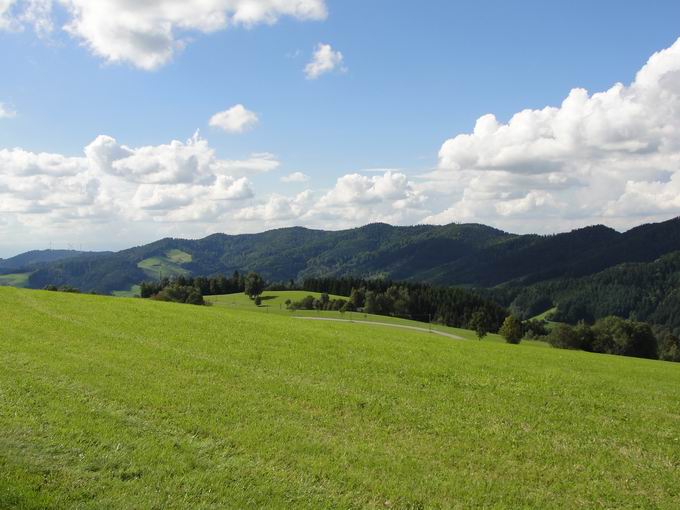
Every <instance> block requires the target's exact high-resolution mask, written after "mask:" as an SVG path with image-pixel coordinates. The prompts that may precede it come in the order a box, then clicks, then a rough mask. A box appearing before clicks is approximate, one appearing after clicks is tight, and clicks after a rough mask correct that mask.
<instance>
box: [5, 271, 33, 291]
mask: <svg viewBox="0 0 680 510" xmlns="http://www.w3.org/2000/svg"><path fill="white" fill-rule="evenodd" d="M30 276H31V273H13V274H0V286H9V287H19V288H21V287H26V285H28V278H29V277H30Z"/></svg>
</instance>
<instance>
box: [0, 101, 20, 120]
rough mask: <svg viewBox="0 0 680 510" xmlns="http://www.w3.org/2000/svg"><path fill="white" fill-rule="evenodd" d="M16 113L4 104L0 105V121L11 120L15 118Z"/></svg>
mask: <svg viewBox="0 0 680 510" xmlns="http://www.w3.org/2000/svg"><path fill="white" fill-rule="evenodd" d="M16 114H17V113H16V112H15V111H14V110H12V109H11V108H10V107H9V106H6V105H5V104H4V103H0V119H11V118H12V117H15V116H16Z"/></svg>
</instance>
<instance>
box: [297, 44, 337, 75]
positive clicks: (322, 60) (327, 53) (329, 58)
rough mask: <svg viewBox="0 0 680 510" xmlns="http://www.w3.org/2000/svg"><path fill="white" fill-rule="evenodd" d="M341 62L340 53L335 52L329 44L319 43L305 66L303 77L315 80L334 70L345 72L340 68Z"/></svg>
mask: <svg viewBox="0 0 680 510" xmlns="http://www.w3.org/2000/svg"><path fill="white" fill-rule="evenodd" d="M343 60H344V57H343V56H342V53H340V52H339V51H335V50H334V49H333V48H332V46H331V45H330V44H321V43H319V44H318V45H317V47H316V50H315V51H314V55H312V60H311V62H309V63H308V64H307V65H306V66H305V76H307V79H308V80H316V79H317V78H318V77H319V76H321V75H322V74H326V73H330V72H331V71H333V70H335V69H340V70H341V71H345V68H344V67H343V66H342V63H343Z"/></svg>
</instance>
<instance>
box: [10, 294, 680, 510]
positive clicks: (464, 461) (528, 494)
mask: <svg viewBox="0 0 680 510" xmlns="http://www.w3.org/2000/svg"><path fill="white" fill-rule="evenodd" d="M0 359H1V360H2V370H0V508H34V509H38V508H40V509H51V508H55V509H56V508H78V509H102V508H159V509H160V508H163V509H166V508H168V509H172V508H177V509H186V508H191V509H204V508H205V509H207V508H381V509H384V508H472V507H476V508H479V507H485V508H527V507H532V508H541V509H544V508H583V509H591V508H660V509H676V508H680V392H679V391H678V388H680V364H672V363H666V362H660V361H652V360H644V359H634V358H624V357H614V356H606V355H597V354H590V353H585V352H575V351H564V350H556V349H552V348H544V349H537V348H534V347H532V346H529V345H524V344H521V345H508V344H504V343H498V342H489V341H482V342H478V341H468V340H451V339H448V338H443V337H439V336H435V335H430V334H427V333H418V332H410V331H405V330H404V331H402V330H398V329H392V328H378V327H374V326H370V325H361V324H356V323H355V324H350V323H336V322H321V321H304V320H298V319H293V318H291V317H289V316H286V315H284V314H278V313H258V312H246V311H244V310H240V309H236V308H229V307H224V306H211V307H195V306H190V305H180V304H174V303H162V302H155V301H151V300H142V299H126V298H113V297H103V296H91V295H78V294H67V293H58V292H43V291H29V290H22V289H14V288H9V287H8V288H0Z"/></svg>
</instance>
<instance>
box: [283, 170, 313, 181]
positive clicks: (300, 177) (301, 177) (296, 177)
mask: <svg viewBox="0 0 680 510" xmlns="http://www.w3.org/2000/svg"><path fill="white" fill-rule="evenodd" d="M308 180H309V176H308V175H305V174H303V173H302V172H293V173H292V174H288V175H284V176H283V177H281V182H307V181H308Z"/></svg>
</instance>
